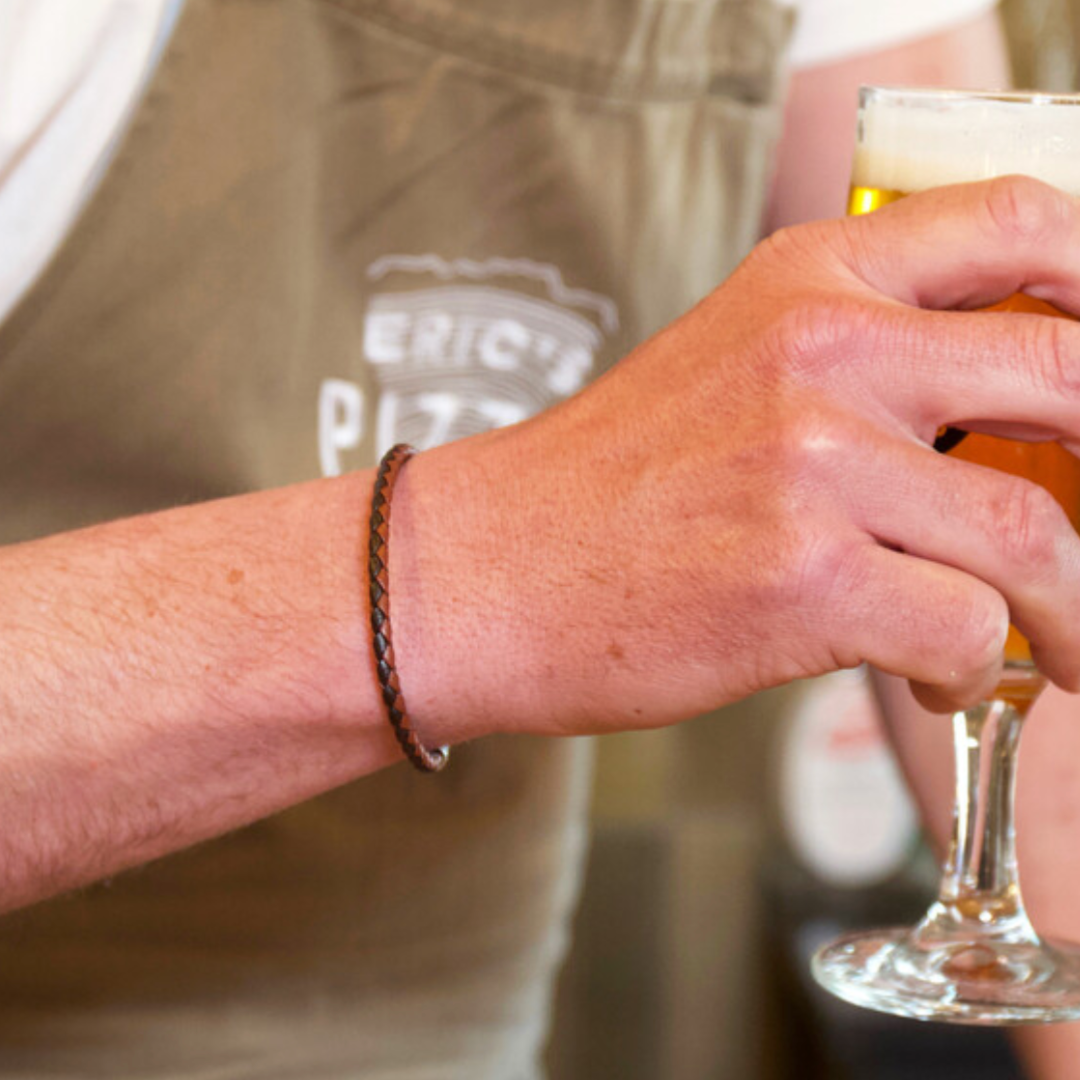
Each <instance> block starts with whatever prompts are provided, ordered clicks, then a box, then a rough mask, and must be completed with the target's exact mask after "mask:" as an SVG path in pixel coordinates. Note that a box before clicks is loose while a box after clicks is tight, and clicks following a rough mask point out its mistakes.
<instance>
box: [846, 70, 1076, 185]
mask: <svg viewBox="0 0 1080 1080" xmlns="http://www.w3.org/2000/svg"><path fill="white" fill-rule="evenodd" d="M1032 100H1034V101H1035V102H1038V103H1037V104H1032ZM1012 173H1021V174H1024V175H1026V176H1034V177H1036V178H1037V179H1039V180H1043V181H1045V182H1046V183H1048V184H1053V185H1054V186H1055V187H1058V188H1062V189H1063V190H1065V191H1068V192H1070V193H1071V194H1074V195H1080V98H1076V99H1075V102H1072V101H1062V100H1061V99H1060V98H1052V97H1051V96H1050V95H1045V96H1038V95H1035V96H1034V97H1033V98H1029V99H1026V100H1023V101H1021V100H1017V99H1015V98H1011V97H1010V96H1009V95H1008V94H1002V95H1001V96H993V95H981V96H968V95H965V94H963V93H962V92H954V93H946V94H944V95H938V94H936V93H934V92H932V91H926V92H914V93H912V94H910V95H908V94H905V93H904V92H902V91H898V92H897V93H896V96H895V97H892V96H890V95H889V92H886V93H885V94H884V95H882V96H878V97H874V96H871V97H870V98H869V99H868V100H866V101H864V103H863V105H862V107H861V109H860V111H859V136H858V140H857V144H856V150H855V162H854V166H853V170H852V181H853V183H854V184H855V185H856V186H858V187H868V188H881V189H883V190H886V191H902V192H904V193H911V192H913V191H922V190H925V189H926V188H930V187H939V186H941V185H943V184H958V183H966V182H968V181H973V180H989V179H990V178H992V177H995V176H1006V175H1009V174H1012Z"/></svg>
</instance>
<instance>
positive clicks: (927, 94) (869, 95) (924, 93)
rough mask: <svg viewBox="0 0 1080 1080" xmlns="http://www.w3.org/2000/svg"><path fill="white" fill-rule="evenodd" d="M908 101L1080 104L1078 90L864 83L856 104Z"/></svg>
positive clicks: (926, 102) (916, 102)
mask: <svg viewBox="0 0 1080 1080" xmlns="http://www.w3.org/2000/svg"><path fill="white" fill-rule="evenodd" d="M874 100H885V101H892V102H900V101H909V102H910V103H911V104H913V105H918V104H925V105H935V104H962V103H963V102H967V101H970V102H984V103H989V102H1001V103H1002V104H1008V105H1062V106H1070V105H1080V93H1064V92H1060V93H1059V92H1058V91H1050V90H964V89H955V88H949V87H935V86H889V85H874V84H864V85H863V86H860V87H859V105H860V107H861V106H863V105H865V104H866V103H867V102H869V101H874Z"/></svg>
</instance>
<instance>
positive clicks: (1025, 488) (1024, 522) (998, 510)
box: [991, 477, 1068, 583]
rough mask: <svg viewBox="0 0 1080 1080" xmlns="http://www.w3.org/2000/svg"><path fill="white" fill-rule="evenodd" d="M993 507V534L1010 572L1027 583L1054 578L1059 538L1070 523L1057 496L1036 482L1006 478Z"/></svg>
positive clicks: (993, 502) (1056, 569)
mask: <svg viewBox="0 0 1080 1080" xmlns="http://www.w3.org/2000/svg"><path fill="white" fill-rule="evenodd" d="M991 506H992V512H993V523H994V530H993V535H995V536H996V537H997V538H998V543H999V544H1000V547H1001V552H1002V554H1003V556H1004V557H1005V559H1006V561H1007V563H1008V565H1009V568H1010V571H1009V572H1010V575H1011V576H1013V577H1014V578H1016V579H1018V580H1021V581H1024V582H1028V583H1038V582H1044V581H1048V580H1052V579H1053V578H1055V577H1056V576H1057V573H1058V569H1059V567H1058V550H1059V543H1058V541H1059V537H1060V536H1061V533H1062V529H1063V528H1066V527H1067V525H1068V523H1067V520H1066V518H1065V513H1064V511H1063V510H1062V509H1061V507H1060V506H1059V505H1058V503H1057V501H1056V500H1055V499H1054V497H1053V496H1052V495H1051V494H1050V493H1049V492H1048V491H1046V489H1045V488H1042V487H1039V486H1038V485H1037V484H1033V483H1030V482H1028V481H1025V480H1019V479H1014V478H1012V477H1007V478H1003V480H1002V482H1001V489H1000V491H999V493H998V495H997V496H996V498H994V499H993V500H992V504H991Z"/></svg>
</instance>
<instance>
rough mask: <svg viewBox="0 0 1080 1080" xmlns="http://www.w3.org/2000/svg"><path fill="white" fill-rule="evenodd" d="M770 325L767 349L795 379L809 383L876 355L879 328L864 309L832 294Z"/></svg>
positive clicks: (789, 311) (787, 312)
mask: <svg viewBox="0 0 1080 1080" xmlns="http://www.w3.org/2000/svg"><path fill="white" fill-rule="evenodd" d="M807 301H808V302H806V303H801V304H798V305H794V306H791V307H788V308H787V309H786V310H784V311H783V312H781V313H780V314H779V315H778V316H777V317H776V318H775V319H774V320H773V322H772V323H771V326H770V331H769V335H768V336H769V347H770V349H771V351H772V352H773V353H774V354H775V355H778V356H779V357H780V358H781V360H782V362H783V365H784V367H785V369H786V370H787V371H789V372H791V373H792V374H793V375H795V376H796V377H802V378H804V379H806V380H811V379H813V378H815V377H818V376H821V375H822V374H823V373H824V372H827V371H830V370H833V369H835V368H837V367H840V366H844V367H846V366H847V365H849V364H851V363H852V362H854V361H855V360H856V359H857V358H858V357H859V356H863V357H866V356H873V355H875V354H876V339H877V337H878V336H879V334H880V330H881V328H880V325H879V323H878V321H877V320H875V319H874V317H873V313H872V311H871V310H870V309H869V307H868V305H866V304H863V303H860V302H857V301H852V300H850V299H846V298H844V297H841V296H837V295H835V294H825V295H814V296H813V297H808V298H807Z"/></svg>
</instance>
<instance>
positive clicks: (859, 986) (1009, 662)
mask: <svg viewBox="0 0 1080 1080" xmlns="http://www.w3.org/2000/svg"><path fill="white" fill-rule="evenodd" d="M1018 173H1019V174H1026V175H1029V176H1034V177H1037V178H1039V179H1041V180H1045V181H1046V182H1048V183H1051V184H1055V185H1056V186H1058V187H1061V188H1064V189H1066V190H1068V191H1070V192H1071V193H1072V194H1076V195H1080V95H1077V96H1073V95H1051V94H1036V93H990V92H966V91H941V90H906V89H885V88H879V87H865V88H863V90H862V91H861V94H860V100H859V120H858V130H857V136H856V152H855V162H854V168H853V176H852V187H851V193H850V201H849V206H848V211H849V213H852V214H861V213H869V212H870V211H872V210H876V209H877V208H878V207H879V206H882V205H884V204H885V203H889V202H892V201H894V200H896V199H899V198H902V197H903V196H905V195H908V194H910V193H912V192H915V191H919V190H923V189H925V188H929V187H934V186H938V185H941V184H952V183H961V182H966V181H974V180H984V179H989V178H991V177H994V176H1001V175H1006V174H1018ZM996 308H997V310H1004V311H1010V310H1021V311H1027V312H1040V313H1042V314H1044V315H1046V316H1047V317H1063V316H1062V315H1061V313H1060V312H1058V311H1056V310H1055V309H1053V308H1051V307H1050V306H1049V305H1047V304H1044V303H1041V302H1039V301H1037V300H1034V299H1032V298H1030V297H1027V296H1024V295H1022V294H1020V295H1017V296H1015V297H1013V298H1012V299H1011V300H1008V301H1005V302H1004V303H1002V304H998V305H996ZM992 310H993V309H992ZM937 449H939V450H941V451H944V452H947V453H950V454H953V455H955V456H957V457H963V458H965V459H967V460H968V461H972V462H976V463H978V464H982V465H986V466H989V467H992V468H996V469H1001V470H1004V471H1007V472H1011V473H1014V474H1016V475H1020V476H1023V477H1026V478H1027V479H1029V480H1032V481H1034V482H1036V483H1039V484H1042V485H1043V486H1044V487H1046V488H1047V489H1048V490H1049V491H1050V492H1051V493H1052V494H1053V495H1054V496H1055V498H1056V499H1057V500H1058V502H1059V503H1060V504H1061V505H1062V506H1063V507H1064V509H1065V510H1066V512H1067V513H1068V515H1069V517H1070V519H1071V520H1072V522H1073V525H1074V526H1077V527H1080V462H1078V461H1077V459H1076V458H1074V457H1073V456H1072V455H1071V454H1069V453H1067V452H1066V451H1065V450H1063V449H1062V448H1061V447H1060V446H1059V445H1058V444H1056V443H1025V442H1018V441H1012V440H1008V439H998V438H991V437H989V436H985V435H978V434H966V435H965V434H964V433H963V432H961V431H957V430H955V429H947V430H945V431H943V432H940V433H939V436H938V441H937ZM1043 685H1044V681H1043V679H1042V677H1041V676H1040V674H1039V673H1038V671H1037V670H1036V669H1035V667H1034V665H1033V664H1032V662H1031V652H1030V650H1029V648H1028V645H1027V642H1026V641H1025V640H1024V638H1023V637H1022V636H1021V635H1020V634H1019V632H1017V631H1016V630H1015V628H1011V629H1010V632H1009V637H1008V641H1007V643H1006V646H1005V673H1004V677H1003V680H1002V682H1001V684H1000V685H999V686H998V688H997V691H996V692H995V695H994V698H993V700H991V701H987V702H984V703H983V704H981V705H979V706H978V707H976V708H974V709H969V710H967V711H966V712H961V713H957V714H956V715H955V716H954V717H953V719H952V725H953V745H954V753H955V764H956V804H955V808H954V812H953V833H952V840H951V844H950V847H949V853H948V857H947V859H946V862H945V865H944V868H943V875H942V881H941V886H940V891H939V894H938V898H937V900H936V901H935V902H934V903H933V904H932V905H931V906H930V910H929V911H928V912H927V913H926V915H925V917H924V918H923V920H922V921H921V922H920V923H919V924H918V925H917V926H915V927H914V928H910V929H907V928H905V929H892V930H881V931H868V932H863V933H854V934H849V935H847V936H845V937H842V938H841V939H840V940H838V941H836V942H834V943H832V944H831V945H828V946H826V947H825V948H823V949H822V950H820V951H819V952H818V953H817V955H816V956H815V957H814V959H813V972H814V976H815V978H816V979H817V980H818V982H819V983H821V985H822V986H824V987H825V988H826V989H827V990H830V991H831V992H832V993H834V994H836V995H837V996H839V997H841V998H843V999H845V1000H846V1001H849V1002H851V1003H853V1004H856V1005H862V1006H865V1007H867V1008H871V1009H877V1010H880V1011H882V1012H890V1013H896V1014H899V1015H901V1016H910V1017H915V1018H918V1019H934V1020H950V1021H955V1022H958V1023H973V1024H1017V1023H1031V1022H1048V1021H1056V1020H1071V1019H1077V1018H1080V951H1078V950H1077V949H1076V948H1075V947H1073V946H1069V945H1066V944H1062V943H1052V942H1049V941H1047V940H1045V939H1043V938H1041V937H1040V936H1039V935H1038V934H1037V933H1036V932H1035V929H1034V928H1033V927H1032V925H1031V922H1030V920H1029V919H1028V916H1027V914H1026V912H1025V910H1024V903H1023V900H1022V898H1021V895H1020V886H1019V882H1018V880H1017V870H1016V855H1015V844H1014V831H1013V792H1014V786H1015V784H1014V782H1015V769H1016V754H1017V746H1018V742H1019V738H1020V732H1021V728H1022V726H1023V721H1024V717H1025V716H1026V715H1027V713H1028V710H1029V709H1030V708H1031V706H1032V704H1033V703H1034V701H1035V699H1036V698H1037V697H1038V694H1039V693H1040V691H1041V690H1042V688H1043ZM1077 841H1078V843H1080V837H1078V838H1077Z"/></svg>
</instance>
